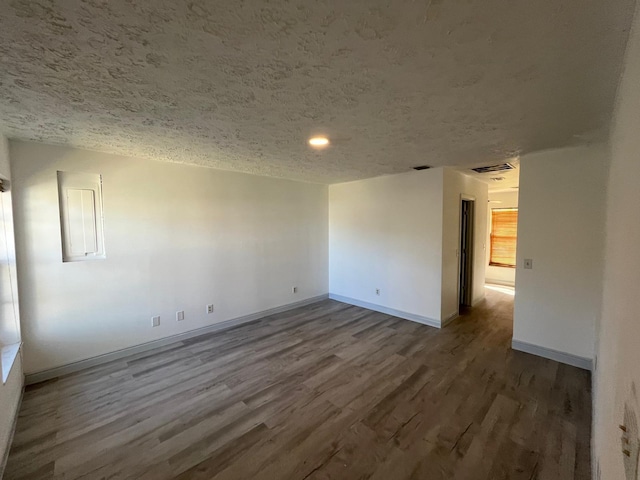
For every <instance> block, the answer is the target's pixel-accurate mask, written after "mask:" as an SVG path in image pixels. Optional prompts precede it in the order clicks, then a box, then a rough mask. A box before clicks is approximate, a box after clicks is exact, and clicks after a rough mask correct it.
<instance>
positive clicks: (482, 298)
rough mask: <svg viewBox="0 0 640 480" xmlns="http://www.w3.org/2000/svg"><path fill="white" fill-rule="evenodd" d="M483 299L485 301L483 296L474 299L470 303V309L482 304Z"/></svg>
mask: <svg viewBox="0 0 640 480" xmlns="http://www.w3.org/2000/svg"><path fill="white" fill-rule="evenodd" d="M484 299H485V296H484V295H481V296H479V297H477V298H475V299H474V300H473V301H472V302H471V306H472V307H477V306H478V304H479V303H480V302H482V301H483V300H484Z"/></svg>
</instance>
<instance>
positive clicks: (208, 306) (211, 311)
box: [207, 303, 213, 313]
mask: <svg viewBox="0 0 640 480" xmlns="http://www.w3.org/2000/svg"><path fill="white" fill-rule="evenodd" d="M207 313H213V303H210V304H209V305H207Z"/></svg>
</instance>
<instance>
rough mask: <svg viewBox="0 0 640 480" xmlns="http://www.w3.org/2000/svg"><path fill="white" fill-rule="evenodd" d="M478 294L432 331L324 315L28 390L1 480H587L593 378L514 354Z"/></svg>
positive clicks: (200, 341) (194, 342)
mask: <svg viewBox="0 0 640 480" xmlns="http://www.w3.org/2000/svg"><path fill="white" fill-rule="evenodd" d="M487 293H488V296H487V300H486V301H484V302H482V303H481V304H480V305H478V306H477V307H474V308H473V309H470V310H467V311H465V312H463V315H462V316H461V317H460V318H458V319H457V320H455V321H454V322H452V323H451V324H450V325H448V326H447V327H446V328H445V329H442V330H438V329H434V328H431V327H427V326H425V325H421V324H418V323H415V322H410V321H407V320H402V319H398V318H396V317H392V316H390V315H387V314H383V313H379V312H372V311H369V310H366V309H362V308H359V307H355V306H351V305H346V304H343V303H339V302H335V301H331V300H327V301H323V302H318V303H316V304H313V305H308V306H306V307H302V308H299V309H296V310H291V311H288V312H284V313H281V314H275V315H271V316H268V317H265V318H262V319H259V320H255V321H253V322H250V323H247V324H243V325H239V326H236V327H233V328H230V329H227V330H224V331H218V332H213V333H209V334H206V335H202V336H200V337H196V338H191V339H186V340H181V341H179V342H175V343H174V344H171V345H166V346H164V347H161V348H159V349H156V350H152V351H147V352H142V353H139V354H136V355H132V356H130V357H127V358H124V359H119V360H115V361H113V362H110V363H106V364H103V365H99V366H96V367H93V368H90V369H87V370H84V371H81V372H77V373H73V374H69V375H66V376H63V377H60V378H58V379H54V380H51V381H47V382H43V383H41V384H37V385H32V386H29V387H27V389H26V391H25V395H24V400H23V404H22V407H21V410H20V413H19V418H18V425H17V429H16V433H15V439H14V443H13V445H12V448H11V452H10V456H9V462H8V464H7V469H6V472H5V479H8V480H13V479H15V480H31V479H40V478H47V479H56V480H58V479H60V480H62V479H79V478H86V479H110V480H116V479H120V480H124V479H137V480H140V479H147V480H165V479H166V480H171V479H175V478H178V479H182V480H185V479H207V480H209V479H216V480H240V479H242V480H244V479H247V478H251V479H258V480H260V479H265V480H267V479H268V480H274V479H287V480H288V479H294V480H295V479H299V480H321V479H323V480H328V479H345V480H347V479H349V480H351V479H378V480H381V479H384V480H396V479H397V480H404V479H420V480H424V479H429V480H433V479H459V480H463V479H473V480H483V479H487V480H500V479H509V480H520V479H526V480H534V479H535V480H546V479H549V480H551V479H559V478H562V479H563V480H564V479H567V480H576V479H580V480H582V479H584V480H586V479H587V478H589V477H590V474H591V471H590V438H591V421H590V419H591V385H590V375H589V373H588V372H585V371H583V370H579V369H576V368H573V367H569V366H566V365H561V364H558V363H556V362H553V361H551V360H545V359H542V358H538V357H534V356H532V355H528V354H524V353H520V352H515V351H513V350H511V348H510V342H511V334H512V320H511V317H512V309H513V297H512V296H510V295H507V294H503V293H500V292H495V291H489V290H488V291H487Z"/></svg>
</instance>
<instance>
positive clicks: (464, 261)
mask: <svg viewBox="0 0 640 480" xmlns="http://www.w3.org/2000/svg"><path fill="white" fill-rule="evenodd" d="M474 216H475V201H474V200H471V199H465V198H462V202H461V204H460V268H459V271H460V279H459V286H458V303H459V305H460V306H461V307H470V306H471V304H472V302H473V242H474V232H473V230H474V228H473V225H474Z"/></svg>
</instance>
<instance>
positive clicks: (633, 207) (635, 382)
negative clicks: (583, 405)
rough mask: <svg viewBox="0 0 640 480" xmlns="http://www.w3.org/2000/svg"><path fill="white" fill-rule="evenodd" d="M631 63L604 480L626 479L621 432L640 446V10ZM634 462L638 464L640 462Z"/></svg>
mask: <svg viewBox="0 0 640 480" xmlns="http://www.w3.org/2000/svg"><path fill="white" fill-rule="evenodd" d="M626 59H627V61H626V64H625V71H624V74H623V77H622V83H621V85H620V89H619V91H618V99H617V108H616V113H615V116H614V122H613V129H612V137H611V167H610V175H609V186H608V192H607V223H606V231H607V240H606V246H605V271H604V293H603V302H602V303H603V308H602V321H601V324H600V335H599V337H600V338H599V348H598V363H597V369H596V373H595V409H594V410H595V417H594V446H595V455H594V458H595V459H596V461H597V462H599V465H600V470H601V476H600V477H599V478H602V480H606V479H618V478H619V479H623V478H625V475H624V473H623V472H624V463H623V461H624V459H626V458H627V457H625V456H624V455H623V454H622V443H621V434H622V431H621V430H620V429H619V428H618V425H621V424H626V425H627V427H628V428H629V432H630V433H631V435H630V436H631V437H632V438H633V437H635V439H636V442H637V439H638V436H640V435H639V434H638V432H637V431H636V432H631V423H630V422H627V421H625V418H624V410H625V404H626V405H627V407H628V411H629V412H633V413H632V414H633V415H635V417H636V420H637V421H638V422H639V423H640V319H639V316H638V315H639V312H640V294H639V288H640V251H639V250H638V246H639V245H640V220H639V219H640V216H639V215H638V209H640V188H639V187H638V179H639V178H640V135H639V131H638V126H639V125H640V90H639V89H638V84H639V83H640V7H637V8H636V16H635V21H634V26H633V29H632V33H631V36H630V40H629V44H628V46H627V53H626ZM631 444H632V445H633V441H632V443H631ZM636 444H637V443H636ZM636 455H637V454H636ZM633 456H634V455H632V457H633ZM629 460H630V459H629ZM634 460H635V461H636V462H637V456H635V459H634ZM595 470H597V468H596V469H595ZM636 478H637V477H636Z"/></svg>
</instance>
